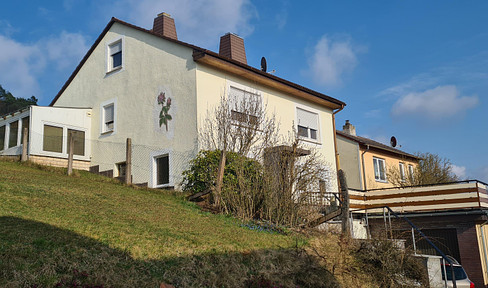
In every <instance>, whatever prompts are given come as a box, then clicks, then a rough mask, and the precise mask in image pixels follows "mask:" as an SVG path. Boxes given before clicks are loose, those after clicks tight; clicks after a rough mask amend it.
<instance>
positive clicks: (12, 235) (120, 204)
mask: <svg viewBox="0 0 488 288" xmlns="http://www.w3.org/2000/svg"><path fill="white" fill-rule="evenodd" d="M0 171H1V173H0V199H1V201H0V287H53V286H56V285H57V286H56V287H80V286H81V287H159V285H160V283H161V282H166V283H172V284H173V285H175V286H177V287H340V286H342V287H348V286H349V285H353V284H354V286H355V287H374V285H369V284H368V283H371V281H370V279H369V276H366V275H362V274H361V272H360V270H361V269H360V268H358V267H359V266H357V264H355V263H356V262H355V260H354V258H353V257H352V256H350V255H349V254H348V253H349V252H348V251H347V250H348V249H349V248H347V246H344V245H340V243H338V242H339V241H337V237H336V236H333V235H329V236H327V237H323V236H322V237H312V236H308V237H305V236H303V235H301V234H300V235H298V234H296V233H291V232H290V233H288V234H287V235H282V234H278V233H270V232H267V231H262V230H263V229H261V228H259V227H255V226H252V225H243V224H242V223H241V222H239V221H238V220H236V219H233V218H230V217H225V216H221V215H213V214H209V213H206V212H202V211H201V210H200V209H199V208H198V207H197V206H196V205H193V204H191V203H188V202H186V201H185V200H184V198H183V197H182V195H181V194H179V193H174V192H171V191H163V190H153V189H140V188H139V189H137V188H132V187H128V186H125V185H122V184H120V183H117V182H114V181H113V180H112V179H108V178H104V177H100V176H97V175H93V174H90V173H86V172H81V171H77V172H76V174H75V176H72V177H68V176H65V175H64V171H63V169H56V168H50V167H41V166H37V165H33V164H21V163H17V162H5V161H0ZM264 230H266V229H264ZM319 240H320V241H319ZM317 249H319V250H320V249H322V250H320V251H322V252H320V253H329V255H327V254H323V255H320V253H317ZM307 251H308V252H307ZM311 251H313V252H311ZM327 251H328V252H327ZM314 254H315V256H310V255H314ZM316 256H319V257H316ZM329 256H330V257H329ZM320 259H322V260H323V259H325V261H322V260H320ZM326 267H332V269H331V270H328V269H327V268H326ZM331 271H332V272H333V273H332V272H331ZM363 273H364V272H363ZM340 284H342V285H340Z"/></svg>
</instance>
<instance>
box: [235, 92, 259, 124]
mask: <svg viewBox="0 0 488 288" xmlns="http://www.w3.org/2000/svg"><path fill="white" fill-rule="evenodd" d="M229 103H230V105H231V107H230V109H231V117H232V120H235V121H238V122H240V123H245V124H246V123H247V124H249V125H256V124H259V123H257V121H258V114H259V112H260V111H261V108H262V99H261V95H259V94H257V93H251V92H249V91H246V90H243V89H239V88H236V87H233V86H230V89H229Z"/></svg>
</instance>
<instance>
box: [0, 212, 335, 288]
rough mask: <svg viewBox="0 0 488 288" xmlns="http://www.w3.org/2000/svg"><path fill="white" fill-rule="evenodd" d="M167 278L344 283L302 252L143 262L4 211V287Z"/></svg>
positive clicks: (180, 281) (0, 259)
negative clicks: (5, 214) (7, 215)
mask: <svg viewBox="0 0 488 288" xmlns="http://www.w3.org/2000/svg"><path fill="white" fill-rule="evenodd" d="M162 245H164V243H162ZM163 281H164V282H167V283H172V284H173V285H175V286H176V287H339V285H338V284H337V281H336V279H335V278H334V277H333V276H332V274H331V273H330V272H329V271H328V270H327V269H325V268H324V267H323V266H320V265H319V264H318V262H317V259H315V258H313V257H311V256H309V255H307V254H306V253H305V252H304V251H302V250H293V249H292V250H289V249H288V250H285V249H267V250H256V251H251V252H248V253H235V252H231V253H221V252H215V253H207V254H203V255H202V254H200V255H190V256H186V257H177V258H165V259H157V260H147V261H142V260H138V259H137V260H136V259H133V258H132V257H131V255H130V253H128V252H127V251H121V250H119V249H114V248H111V247H109V246H108V245H107V244H104V243H102V242H99V241H97V240H95V239H91V238H88V237H85V236H82V235H80V234H77V233H74V232H71V231H69V230H65V229H60V228H57V227H55V226H52V225H49V224H45V223H41V222H36V221H31V220H25V219H21V218H16V217H0V287H159V285H160V283H161V282H163Z"/></svg>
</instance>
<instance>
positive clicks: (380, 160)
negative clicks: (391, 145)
mask: <svg viewBox="0 0 488 288" xmlns="http://www.w3.org/2000/svg"><path fill="white" fill-rule="evenodd" d="M375 162H376V163H377V165H375ZM380 165H381V166H382V167H383V172H384V173H383V175H384V179H382V178H381V169H380ZM373 170H374V171H373V172H374V179H375V180H376V181H377V182H383V183H387V182H388V180H387V178H386V161H385V159H383V158H379V157H373ZM376 175H378V178H376Z"/></svg>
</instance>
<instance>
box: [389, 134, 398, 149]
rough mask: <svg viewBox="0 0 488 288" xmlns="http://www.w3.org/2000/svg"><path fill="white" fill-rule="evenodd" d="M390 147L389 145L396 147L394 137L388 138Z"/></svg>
mask: <svg viewBox="0 0 488 288" xmlns="http://www.w3.org/2000/svg"><path fill="white" fill-rule="evenodd" d="M390 145H391V147H396V145H397V140H396V138H395V136H391V138H390Z"/></svg>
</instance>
